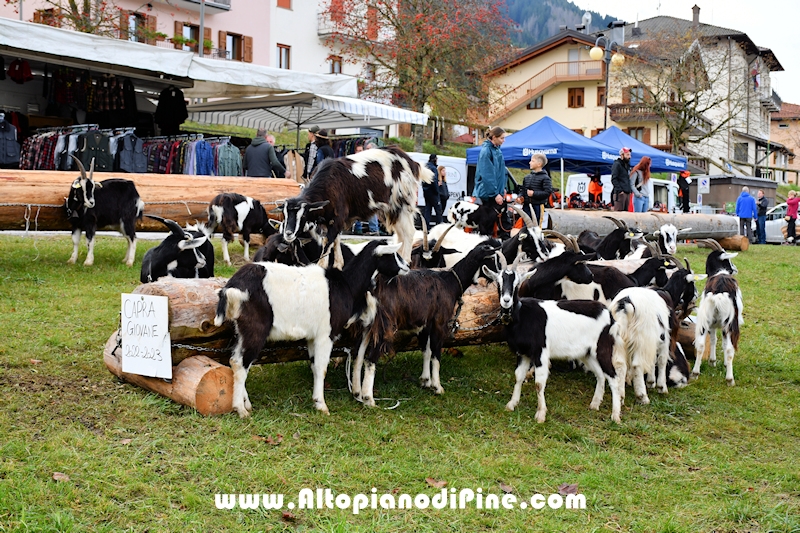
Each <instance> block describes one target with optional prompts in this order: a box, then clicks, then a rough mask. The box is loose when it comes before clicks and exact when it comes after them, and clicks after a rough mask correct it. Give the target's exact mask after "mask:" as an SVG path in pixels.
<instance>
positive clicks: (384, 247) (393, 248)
mask: <svg viewBox="0 0 800 533" xmlns="http://www.w3.org/2000/svg"><path fill="white" fill-rule="evenodd" d="M402 246H403V243H402V242H398V243H397V244H381V245H380V246H378V247H377V248H375V255H388V254H393V253H395V252H397V250H399V249H400V248H402Z"/></svg>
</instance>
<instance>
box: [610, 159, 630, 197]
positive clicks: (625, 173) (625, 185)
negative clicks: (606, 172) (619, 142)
mask: <svg viewBox="0 0 800 533" xmlns="http://www.w3.org/2000/svg"><path fill="white" fill-rule="evenodd" d="M611 185H612V186H613V187H614V188H613V189H612V190H611V203H612V204H613V206H614V211H627V210H628V204H629V203H630V196H631V149H630V148H627V147H622V148H620V149H619V158H618V159H617V160H616V161H614V164H613V165H612V166H611Z"/></svg>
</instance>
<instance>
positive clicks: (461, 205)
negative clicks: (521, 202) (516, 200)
mask: <svg viewBox="0 0 800 533" xmlns="http://www.w3.org/2000/svg"><path fill="white" fill-rule="evenodd" d="M468 205H473V206H475V208H474V209H473V208H471V207H467V206H468ZM504 209H505V205H497V203H496V202H491V203H488V204H480V205H479V204H470V202H464V201H459V202H456V203H455V204H453V206H452V207H451V208H450V212H449V213H448V215H447V218H448V220H450V221H451V222H453V223H455V224H456V225H457V226H459V227H461V228H470V229H473V230H478V233H479V234H481V235H485V236H489V237H491V236H492V235H493V234H494V225H495V224H498V225H499V223H500V216H501V215H502V213H503V210H504Z"/></svg>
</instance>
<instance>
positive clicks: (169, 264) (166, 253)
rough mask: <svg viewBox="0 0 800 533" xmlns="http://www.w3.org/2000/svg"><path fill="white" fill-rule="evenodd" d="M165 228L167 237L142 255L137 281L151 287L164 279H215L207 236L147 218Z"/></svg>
mask: <svg viewBox="0 0 800 533" xmlns="http://www.w3.org/2000/svg"><path fill="white" fill-rule="evenodd" d="M147 217H148V218H152V219H154V220H158V221H160V222H161V223H162V224H164V225H165V226H167V228H169V230H170V234H169V235H168V236H167V237H166V238H165V239H164V240H163V241H161V243H160V244H159V245H158V246H156V247H155V248H151V249H149V250H147V252H145V254H144V257H143V258H142V273H141V276H140V278H139V280H140V281H141V282H142V283H150V282H153V281H156V280H157V279H159V278H161V277H164V276H172V277H174V278H210V277H213V276H214V247H213V246H212V245H211V243H210V242H209V241H208V236H207V235H206V234H204V233H202V232H201V231H199V230H197V229H194V228H193V229H189V228H187V229H186V230H184V229H183V228H181V227H180V226H179V225H178V224H177V223H176V222H174V221H172V220H167V219H164V218H161V217H157V216H153V215H147Z"/></svg>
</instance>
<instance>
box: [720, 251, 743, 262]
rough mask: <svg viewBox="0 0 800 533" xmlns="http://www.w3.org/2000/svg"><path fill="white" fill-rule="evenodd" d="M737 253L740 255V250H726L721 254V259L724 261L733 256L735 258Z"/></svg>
mask: <svg viewBox="0 0 800 533" xmlns="http://www.w3.org/2000/svg"><path fill="white" fill-rule="evenodd" d="M737 255H739V252H733V253H730V252H725V253H723V254H722V255H720V256H719V258H720V259H722V260H723V261H724V260H726V259H733V258H734V257H736V256H737Z"/></svg>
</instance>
